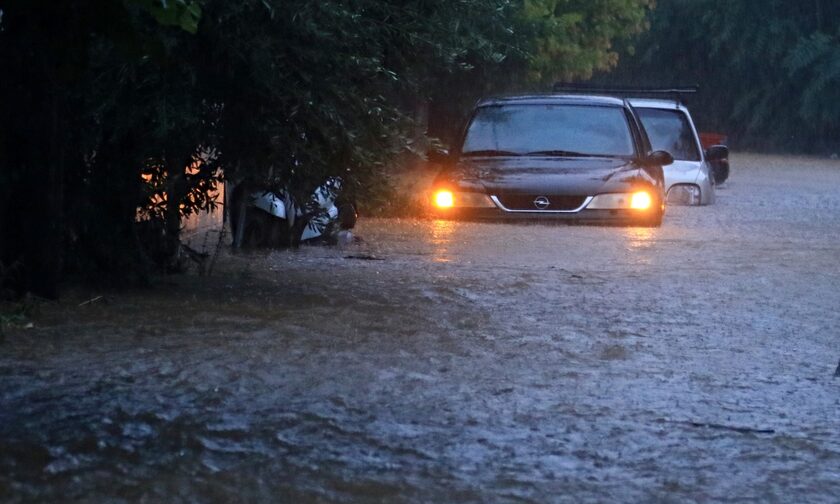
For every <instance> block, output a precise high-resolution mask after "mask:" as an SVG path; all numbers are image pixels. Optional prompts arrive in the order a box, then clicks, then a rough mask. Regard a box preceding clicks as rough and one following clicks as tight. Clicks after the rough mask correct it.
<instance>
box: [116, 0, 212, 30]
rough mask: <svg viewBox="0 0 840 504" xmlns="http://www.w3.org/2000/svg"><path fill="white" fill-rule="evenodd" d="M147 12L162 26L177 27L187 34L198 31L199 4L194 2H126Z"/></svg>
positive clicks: (178, 0) (150, 0) (162, 0)
mask: <svg viewBox="0 0 840 504" xmlns="http://www.w3.org/2000/svg"><path fill="white" fill-rule="evenodd" d="M127 1H128V2H129V3H131V4H135V5H138V6H140V7H142V8H143V9H145V10H146V11H148V12H149V13H150V14H151V15H152V16H154V18H155V20H157V22H158V23H160V24H161V25H162V26H177V27H179V28H181V29H183V30H185V31H187V32H189V33H195V32H196V31H198V22H199V20H200V19H201V4H200V2H199V1H196V0H169V1H167V0H127Z"/></svg>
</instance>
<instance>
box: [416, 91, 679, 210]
mask: <svg viewBox="0 0 840 504" xmlns="http://www.w3.org/2000/svg"><path fill="white" fill-rule="evenodd" d="M430 160H431V161H432V162H438V163H441V164H442V165H443V168H442V170H441V172H440V174H439V175H438V177H437V179H436V180H435V184H434V190H433V195H432V208H433V209H434V212H435V213H436V215H438V216H440V217H451V218H465V219H508V218H511V219H515V218H520V219H521V218H526V219H543V218H545V219H569V220H578V221H585V222H598V223H607V224H610V223H611V224H623V225H641V226H659V225H660V224H661V222H662V215H663V213H664V211H665V204H664V193H663V189H664V181H663V173H662V167H663V166H666V165H668V164H671V163H672V162H673V157H672V156H671V155H670V154H669V153H667V152H665V151H656V152H652V151H651V147H650V141H649V140H648V137H647V134H646V133H645V131H644V128H643V127H642V126H641V122H640V121H639V119H638V117H637V115H636V113H635V111H634V110H633V107H632V106H630V104H629V103H628V102H627V100H622V99H618V98H610V97H602V96H580V95H534V96H514V97H505V98H495V99H490V100H485V101H482V102H480V103H479V104H478V105H477V106H476V109H475V111H474V113H473V116H472V118H471V120H470V121H469V124H468V125H467V127H466V128H465V130H464V133H463V135H462V137H461V141H460V142H459V145H457V146H456V148H455V149H454V150H453V151H452V152H451V153H444V152H432V153H430Z"/></svg>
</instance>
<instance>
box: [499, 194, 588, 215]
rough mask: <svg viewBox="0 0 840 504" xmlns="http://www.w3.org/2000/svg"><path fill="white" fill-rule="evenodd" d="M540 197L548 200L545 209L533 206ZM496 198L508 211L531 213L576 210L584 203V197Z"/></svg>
mask: <svg viewBox="0 0 840 504" xmlns="http://www.w3.org/2000/svg"><path fill="white" fill-rule="evenodd" d="M540 196H543V197H545V198H548V201H549V205H548V206H547V207H545V208H539V207H538V206H537V205H536V204H534V201H535V200H536V199H537V198H539V197H540ZM496 197H497V198H498V199H499V202H500V203H501V204H502V205H503V206H504V207H505V208H507V209H508V210H528V211H532V212H538V211H543V212H550V211H555V212H557V211H563V210H565V211H569V210H577V209H578V208H580V206H581V205H583V202H584V201H586V196H558V195H554V196H552V195H548V194H500V195H497V196H496Z"/></svg>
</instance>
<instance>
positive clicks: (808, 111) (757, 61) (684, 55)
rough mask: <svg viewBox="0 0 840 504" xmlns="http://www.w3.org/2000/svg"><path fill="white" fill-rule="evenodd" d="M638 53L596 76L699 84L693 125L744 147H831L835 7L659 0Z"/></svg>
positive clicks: (836, 80) (836, 111)
mask: <svg viewBox="0 0 840 504" xmlns="http://www.w3.org/2000/svg"><path fill="white" fill-rule="evenodd" d="M637 47H638V51H637V52H636V54H635V56H633V57H630V58H626V59H625V60H624V61H623V63H622V65H620V67H619V68H618V71H617V72H616V73H615V74H613V75H611V76H606V77H605V76H601V77H599V79H601V80H607V81H613V82H619V81H620V82H624V83H627V82H630V81H632V82H635V83H649V84H657V83H660V84H661V83H668V84H671V83H675V82H676V83H699V84H700V85H701V93H700V95H699V96H698V97H697V99H695V100H693V101H692V105H693V107H692V108H693V111H694V113H695V115H696V116H697V119H698V122H699V123H701V124H703V125H705V127H707V128H713V129H717V130H720V131H725V132H728V133H729V134H730V138H731V139H732V140H734V141H736V142H737V143H738V144H739V145H740V146H744V147H760V148H771V149H777V150H778V149H784V148H787V149H794V150H798V151H819V150H829V149H831V150H832V151H836V149H837V148H838V147H839V146H838V144H837V138H838V133H840V100H838V98H840V4H837V3H836V2H831V1H828V0H810V1H808V2H791V1H788V0H769V1H764V0H762V1H759V0H744V1H739V2H731V1H724V0H660V1H659V5H658V7H657V9H656V11H655V12H654V13H653V14H652V15H651V30H650V32H648V33H647V34H646V35H645V36H643V37H642V39H641V40H639V41H638V43H637Z"/></svg>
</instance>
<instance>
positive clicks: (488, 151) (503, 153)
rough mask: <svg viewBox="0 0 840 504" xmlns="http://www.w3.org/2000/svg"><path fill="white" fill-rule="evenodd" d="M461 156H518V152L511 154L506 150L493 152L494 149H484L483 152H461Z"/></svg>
mask: <svg viewBox="0 0 840 504" xmlns="http://www.w3.org/2000/svg"><path fill="white" fill-rule="evenodd" d="M461 155H462V156H520V155H521V154H519V153H518V152H511V151H506V150H495V149H485V150H474V151H467V152H462V153H461Z"/></svg>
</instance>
